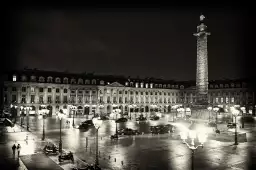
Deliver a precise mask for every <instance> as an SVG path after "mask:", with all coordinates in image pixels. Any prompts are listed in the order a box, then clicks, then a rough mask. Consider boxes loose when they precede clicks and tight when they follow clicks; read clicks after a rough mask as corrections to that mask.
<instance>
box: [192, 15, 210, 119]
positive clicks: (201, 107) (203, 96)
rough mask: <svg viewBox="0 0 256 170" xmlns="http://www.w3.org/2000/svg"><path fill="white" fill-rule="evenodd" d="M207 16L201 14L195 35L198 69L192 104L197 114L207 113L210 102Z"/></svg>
mask: <svg viewBox="0 0 256 170" xmlns="http://www.w3.org/2000/svg"><path fill="white" fill-rule="evenodd" d="M204 19H205V16H204V15H201V16H200V24H199V25H198V26H197V32H196V33H194V34H193V35H194V36H195V37H197V69H196V102H195V103H194V104H193V106H192V114H193V110H194V111H196V112H197V114H198V113H199V114H200V113H201V114H203V115H207V114H208V111H207V107H208V105H209V103H208V50H207V38H208V35H210V32H208V31H207V26H206V25H205V24H204ZM204 113H205V114H204Z"/></svg>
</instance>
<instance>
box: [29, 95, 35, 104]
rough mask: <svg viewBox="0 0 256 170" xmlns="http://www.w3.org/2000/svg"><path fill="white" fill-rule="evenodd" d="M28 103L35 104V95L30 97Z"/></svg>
mask: <svg viewBox="0 0 256 170" xmlns="http://www.w3.org/2000/svg"><path fill="white" fill-rule="evenodd" d="M30 103H35V95H31V100H30Z"/></svg>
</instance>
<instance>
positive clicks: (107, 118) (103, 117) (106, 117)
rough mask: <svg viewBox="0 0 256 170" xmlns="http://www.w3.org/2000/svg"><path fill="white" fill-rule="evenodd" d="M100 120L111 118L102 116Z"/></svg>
mask: <svg viewBox="0 0 256 170" xmlns="http://www.w3.org/2000/svg"><path fill="white" fill-rule="evenodd" d="M100 119H101V120H109V117H108V116H100Z"/></svg>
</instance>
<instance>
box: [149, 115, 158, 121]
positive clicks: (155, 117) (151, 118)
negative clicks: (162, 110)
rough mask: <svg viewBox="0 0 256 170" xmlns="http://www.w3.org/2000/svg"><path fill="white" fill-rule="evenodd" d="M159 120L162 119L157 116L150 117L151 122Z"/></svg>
mask: <svg viewBox="0 0 256 170" xmlns="http://www.w3.org/2000/svg"><path fill="white" fill-rule="evenodd" d="M159 119H160V117H159V116H156V115H154V116H150V120H159Z"/></svg>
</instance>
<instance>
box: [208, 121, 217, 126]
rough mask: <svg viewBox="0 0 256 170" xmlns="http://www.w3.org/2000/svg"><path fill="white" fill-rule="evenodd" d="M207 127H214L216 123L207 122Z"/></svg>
mask: <svg viewBox="0 0 256 170" xmlns="http://www.w3.org/2000/svg"><path fill="white" fill-rule="evenodd" d="M207 126H208V127H216V123H215V122H209V123H207Z"/></svg>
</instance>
